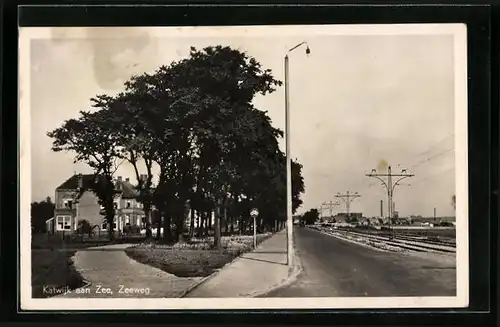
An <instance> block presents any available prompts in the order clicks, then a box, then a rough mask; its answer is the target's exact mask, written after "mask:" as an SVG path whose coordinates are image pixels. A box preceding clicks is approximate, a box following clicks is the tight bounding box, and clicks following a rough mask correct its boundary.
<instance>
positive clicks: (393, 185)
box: [366, 166, 415, 236]
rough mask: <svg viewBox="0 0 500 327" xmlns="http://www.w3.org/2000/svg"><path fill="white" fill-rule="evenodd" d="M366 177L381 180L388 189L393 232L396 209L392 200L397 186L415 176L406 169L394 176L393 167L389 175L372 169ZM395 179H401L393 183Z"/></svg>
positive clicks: (390, 220) (389, 169) (389, 167)
mask: <svg viewBox="0 0 500 327" xmlns="http://www.w3.org/2000/svg"><path fill="white" fill-rule="evenodd" d="M366 176H368V177H373V178H376V179H378V180H380V181H381V182H382V185H384V186H385V188H386V189H387V198H388V201H387V205H388V208H387V209H388V210H387V216H388V218H389V224H390V229H391V231H392V232H393V230H392V218H393V214H394V208H393V202H392V199H393V196H394V190H395V189H396V186H398V185H400V183H399V182H401V181H402V180H403V179H406V178H410V177H413V176H415V174H409V173H407V172H406V169H402V170H401V173H397V174H393V173H392V170H391V166H388V167H387V173H382V174H379V173H377V171H376V170H375V169H372V172H371V173H370V174H366ZM381 177H387V182H386V181H385V180H384V179H382V178H381ZM393 177H396V178H398V177H399V178H398V179H397V180H396V182H394V183H393V181H392V178H393ZM392 232H391V236H392Z"/></svg>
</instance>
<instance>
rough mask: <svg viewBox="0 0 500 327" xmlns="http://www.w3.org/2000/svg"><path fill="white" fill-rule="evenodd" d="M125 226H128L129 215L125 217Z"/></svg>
mask: <svg viewBox="0 0 500 327" xmlns="http://www.w3.org/2000/svg"><path fill="white" fill-rule="evenodd" d="M125 224H130V216H129V215H126V216H125Z"/></svg>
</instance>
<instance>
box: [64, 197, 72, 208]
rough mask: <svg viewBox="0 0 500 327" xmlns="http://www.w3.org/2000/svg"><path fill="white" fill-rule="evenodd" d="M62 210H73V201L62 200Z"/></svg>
mask: <svg viewBox="0 0 500 327" xmlns="http://www.w3.org/2000/svg"><path fill="white" fill-rule="evenodd" d="M63 208H67V209H72V208H73V200H72V199H64V200H63Z"/></svg>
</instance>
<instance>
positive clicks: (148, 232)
mask: <svg viewBox="0 0 500 327" xmlns="http://www.w3.org/2000/svg"><path fill="white" fill-rule="evenodd" d="M143 206H144V217H145V220H146V238H148V239H149V238H151V237H152V236H153V233H152V232H151V206H150V205H149V204H143ZM141 224H142V221H141Z"/></svg>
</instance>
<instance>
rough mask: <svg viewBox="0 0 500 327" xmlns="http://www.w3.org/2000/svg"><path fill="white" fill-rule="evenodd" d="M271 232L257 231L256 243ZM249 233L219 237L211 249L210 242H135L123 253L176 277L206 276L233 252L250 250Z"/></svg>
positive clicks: (224, 263)
mask: <svg viewBox="0 0 500 327" xmlns="http://www.w3.org/2000/svg"><path fill="white" fill-rule="evenodd" d="M270 236H271V234H262V235H258V237H257V243H260V242H263V241H264V240H266V239H268V238H269V237H270ZM252 242H253V239H252V237H223V238H222V249H221V250H214V249H212V248H211V246H210V242H207V241H200V242H195V243H192V244H182V245H180V244H177V245H174V246H166V245H160V244H158V245H139V246H135V247H132V248H128V249H126V250H125V252H126V253H127V255H128V256H129V257H130V258H132V259H134V260H136V261H138V262H140V263H143V264H147V265H150V266H153V267H156V268H158V269H161V270H163V271H166V272H167V273H170V274H173V275H175V276H177V277H206V276H209V275H211V274H212V273H214V272H215V271H216V270H218V269H220V268H222V267H224V266H225V265H226V264H227V263H229V262H231V261H232V260H233V259H235V258H236V257H237V256H239V255H241V254H243V253H245V252H248V251H251V250H252Z"/></svg>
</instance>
